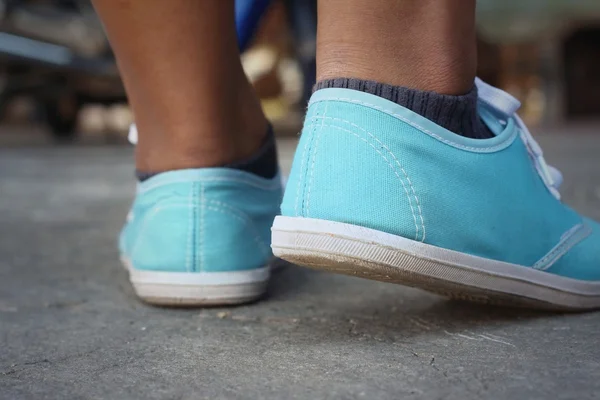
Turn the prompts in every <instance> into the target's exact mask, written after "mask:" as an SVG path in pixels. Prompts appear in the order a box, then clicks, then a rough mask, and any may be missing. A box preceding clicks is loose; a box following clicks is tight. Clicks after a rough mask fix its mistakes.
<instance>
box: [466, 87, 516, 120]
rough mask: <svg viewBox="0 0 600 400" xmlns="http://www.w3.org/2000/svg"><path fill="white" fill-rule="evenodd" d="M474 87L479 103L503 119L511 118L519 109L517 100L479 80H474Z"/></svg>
mask: <svg viewBox="0 0 600 400" xmlns="http://www.w3.org/2000/svg"><path fill="white" fill-rule="evenodd" d="M475 86H477V93H478V97H479V101H481V102H482V103H484V104H485V105H487V106H488V107H490V108H492V109H493V110H494V111H495V112H496V113H499V114H501V115H502V116H504V117H505V118H510V117H512V116H513V114H515V113H516V112H517V110H518V109H519V107H521V102H520V101H519V100H517V99H516V98H514V97H513V96H511V95H510V94H508V93H506V92H505V91H503V90H501V89H498V88H496V87H493V86H492V85H489V84H487V83H485V82H484V81H482V80H481V79H479V78H475Z"/></svg>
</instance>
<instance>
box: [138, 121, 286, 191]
mask: <svg viewBox="0 0 600 400" xmlns="http://www.w3.org/2000/svg"><path fill="white" fill-rule="evenodd" d="M222 167H223V168H231V169H239V170H240V171H246V172H250V173H252V174H255V175H258V176H260V177H263V178H267V179H271V178H274V177H275V175H277V171H278V168H279V165H278V162H277V147H276V143H275V135H274V134H273V127H272V126H271V124H269V127H268V131H267V136H266V137H265V141H264V142H263V144H262V146H261V147H260V149H258V151H257V152H256V153H254V155H252V156H251V157H250V158H248V159H246V160H241V161H237V162H235V163H231V164H225V165H223V166H222ZM159 173H160V172H146V171H139V170H136V171H135V176H136V177H137V179H138V180H139V181H140V182H143V181H145V180H147V179H150V178H152V177H153V176H154V175H158V174H159Z"/></svg>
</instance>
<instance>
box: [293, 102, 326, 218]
mask: <svg viewBox="0 0 600 400" xmlns="http://www.w3.org/2000/svg"><path fill="white" fill-rule="evenodd" d="M319 110H320V106H317V108H316V110H315V114H316V115H317V116H318V115H319ZM316 131H317V125H316V124H312V126H311V132H310V136H309V137H308V141H307V142H306V147H305V150H306V154H304V153H303V157H302V161H303V162H302V163H301V165H300V174H303V173H304V166H303V165H304V160H305V158H306V162H307V163H308V162H310V160H309V159H310V158H312V155H311V153H312V145H313V142H314V141H315V133H316ZM301 176H302V175H301ZM300 182H303V183H304V185H303V187H302V195H301V197H302V202H301V204H300V211H301V213H302V214H304V212H305V209H306V208H305V202H306V184H307V182H308V176H307V173H304V178H303V179H300V180H299V181H298V184H300ZM299 193H300V190H298V194H299ZM299 215H300V214H298V213H296V216H299Z"/></svg>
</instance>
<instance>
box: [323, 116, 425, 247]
mask: <svg viewBox="0 0 600 400" xmlns="http://www.w3.org/2000/svg"><path fill="white" fill-rule="evenodd" d="M323 127H327V128H334V129H338V130H341V131H343V132H347V133H350V134H351V135H353V136H355V137H357V138H358V139H360V140H362V141H363V142H365V143H366V144H368V145H369V146H371V147H372V148H373V150H375V151H376V152H377V154H379V156H380V157H381V158H383V160H384V161H385V162H386V163H387V164H388V165H389V166H390V168H391V169H392V171H393V172H394V174H395V175H396V176H397V177H398V180H399V181H400V183H401V184H402V187H403V188H404V192H405V193H406V197H407V199H408V205H409V206H410V210H411V213H412V217H413V220H414V224H415V240H419V225H418V224H417V216H416V213H415V209H414V207H413V205H412V200H411V198H410V193H409V192H408V189H407V188H406V184H405V183H404V180H403V179H402V177H401V176H400V174H398V172H397V171H396V168H395V167H394V164H392V162H390V160H388V159H387V158H386V157H385V155H384V154H383V153H382V152H381V151H379V149H378V148H377V147H375V146H374V145H373V144H372V143H370V142H369V141H368V140H367V139H365V138H363V137H362V136H360V135H359V134H357V133H356V132H353V131H351V130H348V129H344V128H341V127H339V126H335V125H330V124H323Z"/></svg>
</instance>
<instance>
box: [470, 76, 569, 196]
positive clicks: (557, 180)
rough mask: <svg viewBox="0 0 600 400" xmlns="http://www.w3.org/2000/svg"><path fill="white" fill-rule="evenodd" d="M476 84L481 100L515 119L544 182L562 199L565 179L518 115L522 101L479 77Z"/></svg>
mask: <svg viewBox="0 0 600 400" xmlns="http://www.w3.org/2000/svg"><path fill="white" fill-rule="evenodd" d="M475 85H476V86H477V91H478V92H479V99H480V100H481V101H483V102H484V103H486V104H487V105H488V106H490V107H492V108H493V109H494V110H496V111H498V112H499V113H501V114H503V115H505V116H506V117H507V118H513V119H514V120H515V123H516V125H517V127H518V128H519V131H520V136H521V140H523V143H525V147H527V151H528V152H529V155H530V156H531V159H532V160H533V163H534V165H535V168H536V169H537V171H538V173H539V175H540V177H541V178H542V181H544V184H545V185H546V187H547V188H548V190H549V191H550V193H552V195H554V197H556V198H557V199H560V193H559V192H558V188H559V187H560V184H561V183H562V180H563V177H562V174H561V172H560V171H559V170H558V169H556V168H554V167H552V166H550V165H548V164H547V163H546V160H544V152H543V151H542V148H541V147H540V145H539V144H538V142H536V141H535V139H534V138H533V136H532V135H531V133H530V132H529V129H527V126H526V125H525V123H524V122H523V120H522V119H521V118H520V117H519V116H518V115H517V110H518V109H519V107H521V102H520V101H519V100H517V99H515V98H514V97H513V96H511V95H510V94H508V93H506V92H505V91H503V90H500V89H498V88H496V87H493V86H492V85H489V84H487V83H485V82H484V81H482V80H481V79H479V78H475Z"/></svg>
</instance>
